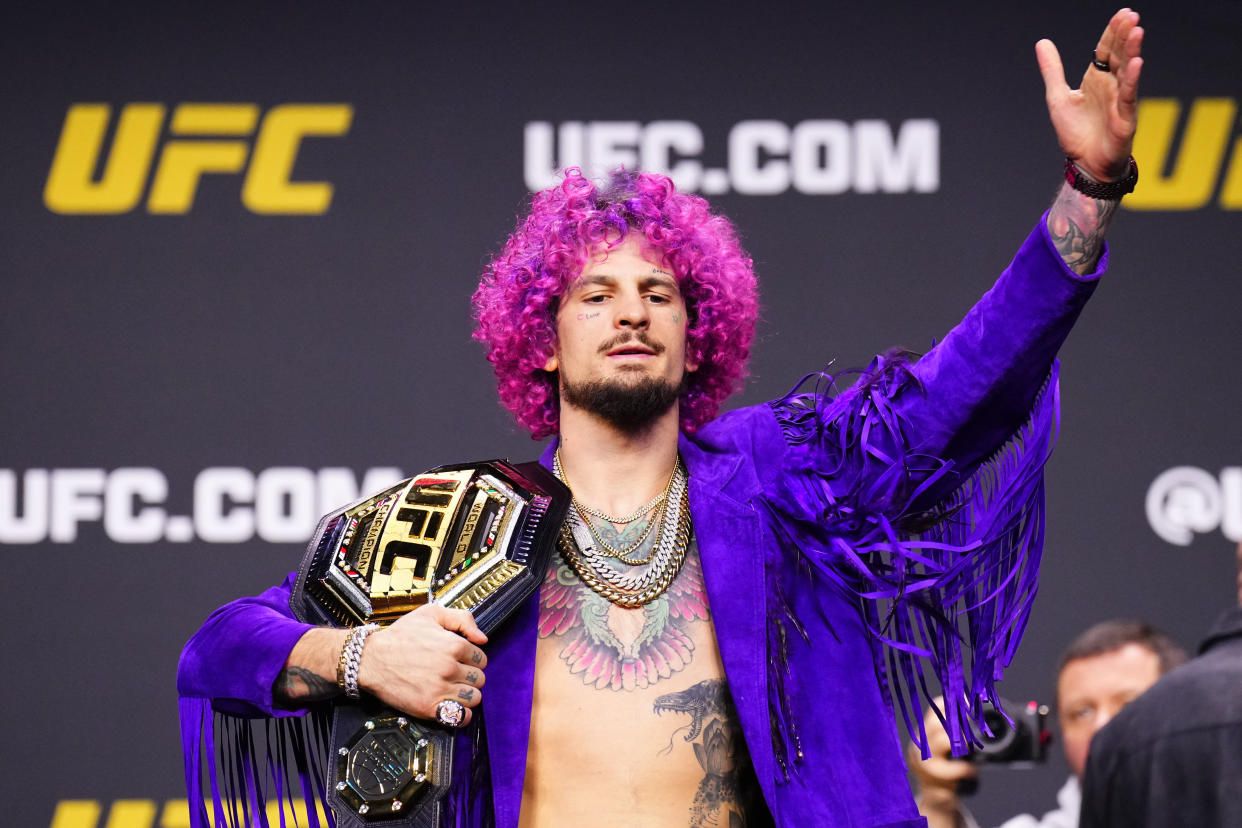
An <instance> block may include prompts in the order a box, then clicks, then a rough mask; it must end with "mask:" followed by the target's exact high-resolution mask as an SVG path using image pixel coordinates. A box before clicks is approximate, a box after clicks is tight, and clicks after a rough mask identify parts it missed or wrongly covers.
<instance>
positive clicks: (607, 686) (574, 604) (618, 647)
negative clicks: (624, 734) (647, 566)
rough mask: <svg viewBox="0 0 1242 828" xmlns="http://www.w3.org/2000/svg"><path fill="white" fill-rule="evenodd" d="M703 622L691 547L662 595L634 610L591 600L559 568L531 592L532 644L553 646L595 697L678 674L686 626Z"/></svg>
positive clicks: (686, 645)
mask: <svg viewBox="0 0 1242 828" xmlns="http://www.w3.org/2000/svg"><path fill="white" fill-rule="evenodd" d="M630 526H631V531H641V530H642V528H643V527H642V526H640V525H639V523H638V522H635V523H634V524H631V525H630ZM618 543H622V544H623V543H625V538H624V537H622V538H621V539H620V540H619V541H618ZM709 617H710V615H709V613H708V609H707V593H706V590H705V589H704V587H703V570H702V568H701V566H700V564H699V556H698V551H697V549H695V547H694V544H693V542H691V548H690V550H689V552H688V554H687V555H686V562H685V564H684V565H683V566H682V568H681V572H680V573H678V575H677V577H676V578H675V579H674V580H673V583H672V584H671V585H670V586H669V588H668V590H667V591H666V592H665V593H664V594H663V595H661V596H660V597H659V598H657V599H655V600H654V601H652V602H651V603H649V604H647V605H646V606H644V607H641V608H638V609H626V608H624V607H619V606H616V605H614V604H612V603H611V602H609V601H608V599H606V598H604V597H602V596H600V595H597V594H596V593H595V592H593V591H592V590H591V589H590V588H589V587H587V586H586V585H585V584H583V583H582V581H580V580H579V579H578V576H577V575H575V574H574V572H573V570H572V569H570V568H569V567H568V566H566V565H565V564H564V563H563V562H560V561H557V562H554V563H553V564H552V566H550V567H549V568H548V574H547V577H546V578H545V579H544V582H543V586H542V587H541V588H540V591H539V637H540V638H554V637H559V638H561V639H562V641H563V642H564V646H563V647H562V648H561V652H560V657H561V660H562V661H564V662H565V663H566V664H567V665H568V666H569V671H570V672H571V673H573V674H575V675H581V676H582V681H583V683H584V684H587V685H590V686H593V687H595V688H596V689H597V690H625V691H629V690H640V689H642V688H645V687H650V686H651V685H653V684H655V683H656V682H659V681H662V680H664V679H667V678H669V677H671V676H673V675H676V674H677V673H680V672H681V671H682V670H684V669H685V668H686V666H687V665H688V664H690V662H691V660H692V659H693V658H694V639H693V638H692V637H691V636H690V634H689V632H688V627H689V625H690V624H691V623H693V622H695V621H706V620H708V618H709Z"/></svg>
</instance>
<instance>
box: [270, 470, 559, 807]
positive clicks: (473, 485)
mask: <svg viewBox="0 0 1242 828" xmlns="http://www.w3.org/2000/svg"><path fill="white" fill-rule="evenodd" d="M569 504H570V493H569V489H567V488H566V487H565V486H564V484H562V483H561V482H560V481H559V480H557V479H556V477H555V475H553V474H552V472H550V471H548V470H547V469H545V468H544V467H543V466H541V465H539V464H538V463H523V464H521V465H517V466H515V465H512V464H511V463H509V462H507V461H505V460H491V461H487V462H483V463H465V464H460V465H453V466H440V467H439V468H435V469H432V470H431V471H429V472H426V473H424V474H421V475H418V476H417V477H413V478H410V479H409V480H405V481H403V482H401V483H398V484H397V485H395V486H393V487H392V488H390V489H386V490H385V491H383V492H380V493H379V494H376V495H374V496H372V497H368V498H364V499H363V500H360V501H358V502H357V503H355V504H353V505H352V506H349V507H346V508H344V509H342V510H340V511H337V512H333V513H331V514H328V515H325V516H324V517H323V519H322V520H320V521H319V526H318V528H317V529H316V530H315V534H314V536H313V537H312V539H311V542H310V544H309V545H308V546H307V548H306V555H305V556H304V557H303V559H302V565H301V567H300V568H299V571H298V580H297V585H296V586H295V587H294V590H293V595H292V597H291V598H290V604H291V607H292V609H293V612H294V614H295V615H296V616H297V617H298V619H299V620H301V621H304V622H308V623H312V624H318V625H329V626H334V627H353V626H357V625H360V624H366V623H376V624H380V625H387V624H391V623H392V622H393V621H395V620H396V619H397V618H399V617H401V616H402V615H404V614H405V613H407V612H409V611H410V610H413V609H417V608H418V607H421V606H423V605H424V604H439V605H441V606H445V607H450V608H453V609H465V610H469V611H470V612H471V614H472V615H473V616H474V619H475V622H476V623H477V624H478V625H479V628H480V629H482V630H483V632H484V633H485V634H489V635H490V633H491V632H492V630H494V629H495V628H496V627H497V626H499V625H500V624H501V622H503V621H504V620H505V619H506V618H508V617H509V615H510V614H511V613H512V612H513V610H515V609H516V608H517V607H518V606H519V605H520V604H521V603H522V602H523V601H525V600H526V599H527V598H528V597H530V595H531V594H532V593H534V591H535V590H536V589H537V588H538V586H539V582H540V580H541V579H542V578H543V576H544V573H545V572H546V570H547V567H548V563H549V561H550V559H551V557H552V555H553V553H554V550H555V547H556V538H557V534H558V533H559V531H560V527H561V523H562V522H563V521H564V519H565V515H566V513H567V512H568V510H569ZM455 733H456V731H454V730H451V729H448V728H446V727H444V726H442V725H440V724H439V723H438V722H435V721H428V720H422V719H413V718H412V717H410V716H407V715H405V714H402V713H400V712H398V711H396V710H392V709H390V708H385V707H384V706H383V705H382V704H380V703H379V702H377V701H376V700H374V699H370V698H367V697H363V698H361V699H356V700H355V699H349V698H347V697H344V696H342V697H340V698H338V699H336V700H335V702H334V711H333V717H332V736H331V739H332V742H331V748H332V749H331V754H330V755H329V757H328V761H329V763H330V765H331V773H330V776H329V790H328V803H329V805H330V806H331V808H332V811H333V813H334V815H335V816H336V824H337V826H339V828H362V827H363V826H382V827H384V828H386V827H387V826H398V825H409V826H417V828H433V827H434V826H438V825H439V823H440V812H441V805H442V802H441V800H442V799H443V796H444V794H445V792H446V791H447V790H448V788H449V783H450V781H451V773H452V768H453V741H454V734H455Z"/></svg>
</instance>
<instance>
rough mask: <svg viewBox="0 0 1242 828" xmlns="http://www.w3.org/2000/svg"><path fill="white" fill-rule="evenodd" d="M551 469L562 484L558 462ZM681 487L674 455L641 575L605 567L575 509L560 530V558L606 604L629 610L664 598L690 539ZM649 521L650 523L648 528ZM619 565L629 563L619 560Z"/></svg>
mask: <svg viewBox="0 0 1242 828" xmlns="http://www.w3.org/2000/svg"><path fill="white" fill-rule="evenodd" d="M557 459H558V460H559V458H557ZM554 471H555V472H556V473H557V476H558V477H560V478H561V480H564V471H563V470H562V469H561V468H560V463H559V462H557V463H555V464H554ZM687 488H688V487H687V475H686V471H685V466H684V465H682V463H681V458H680V457H679V458H678V460H677V466H676V468H675V469H674V471H673V476H672V478H671V479H670V481H669V487H668V496H667V500H666V502H665V505H664V508H663V509H662V510H661V511H662V512H663V514H662V516H661V517H662V519H661V520H660V521H659V523H660V533H659V536H658V537H657V539H656V542H655V546H654V548H653V550H652V553H651V555H649V556H648V558H647V559H646V560H648V561H650V562H651V565H650V566H649V567H648V568H647V569H646V570H645V571H643V572H641V573H631V572H618V571H617V570H615V569H613V568H612V566H610V565H609V564H608V561H607V558H608V556H607V554H606V553H604V552H603V551H601V550H600V549H599V548H598V547H597V546H596V540H597V539H596V538H595V537H593V535H594V533H593V532H591V531H589V529H588V528H587V526H586V525H584V524H585V523H588V522H587V521H585V520H584V519H583V516H582V515H580V514H578V513H577V511H576V510H574V511H571V512H570V513H569V517H568V518H566V520H565V523H564V524H563V525H562V526H561V535H560V539H559V540H560V543H559V546H560V550H561V557H562V558H564V560H565V563H566V564H568V565H569V567H570V568H571V569H572V570H573V571H574V573H575V574H577V576H578V577H579V578H580V579H581V580H582V582H583V583H584V584H586V585H587V586H588V587H589V588H590V589H591V590H592V591H593V592H595V593H596V594H598V595H600V596H602V597H604V598H606V599H607V600H609V601H611V602H612V603H614V604H617V605H619V606H623V607H629V608H635V607H641V606H644V605H645V604H649V603H651V602H652V601H654V600H655V599H656V598H658V597H660V596H661V595H663V594H664V592H665V590H667V589H668V587H669V585H670V584H672V583H673V580H674V579H675V578H676V577H677V575H678V573H679V572H681V567H682V564H684V563H685V561H686V552H687V550H688V549H689V547H690V538H691V535H692V528H691V524H690V498H689V492H688V491H687ZM674 510H675V511H676V515H677V516H676V518H675V519H674V518H673V517H672V513H673V511H674ZM655 522H656V521H652V523H653V524H654V523H655ZM623 563H630V561H625V560H623ZM638 563H641V562H639V561H635V562H633V564H631V565H636V564H638Z"/></svg>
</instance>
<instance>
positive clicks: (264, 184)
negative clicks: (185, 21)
mask: <svg viewBox="0 0 1242 828" xmlns="http://www.w3.org/2000/svg"><path fill="white" fill-rule="evenodd" d="M164 111H165V110H164V107H163V106H162V105H160V104H148V103H133V104H128V105H126V106H125V107H124V108H123V109H122V111H121V114H120V116H119V117H118V119H117V126H116V133H115V135H114V136H113V140H112V145H111V147H110V149H109V151H108V157H107V160H106V163H105V164H104V167H103V173H102V175H101V177H100V178H99V179H98V180H96V169H97V167H98V166H99V164H100V156H101V154H102V152H103V147H104V139H105V136H106V133H107V130H108V123H109V121H110V119H111V107H109V106H107V105H106V104H74V105H73V106H71V107H70V108H69V112H68V114H67V115H66V116H65V124H64V127H63V128H62V129H61V135H60V141H59V142H58V144H57V146H56V154H55V156H54V157H53V160H52V168H51V171H50V172H49V173H48V179H47V184H46V186H45V187H44V191H43V203H44V204H45V205H47V208H48V209H49V210H52V211H53V212H56V213H61V214H66V215H75V214H76V215H83V214H94V215H104V214H119V213H127V212H129V211H130V210H133V209H134V208H135V207H136V206H137V205H138V203H139V201H140V200H141V199H142V194H143V191H144V189H145V187H146V183H147V178H148V175H149V173H150V171H151V167H152V161H153V160H154V157H155V152H156V148H157V146H158V145H159V140H160V133H161V129H162V127H163V125H164ZM259 116H260V110H259V107H258V106H256V105H254V104H209V103H183V104H180V105H179V106H177V107H176V109H175V110H174V111H173V116H172V119H171V121H170V122H169V125H168V134H169V136H170V137H169V138H168V139H167V140H166V141H165V142H164V144H163V147H162V148H161V150H160V157H159V162H158V164H157V165H156V166H155V175H154V180H153V181H152V183H151V189H150V194H149V195H148V197H147V211H148V212H151V213H157V214H183V213H187V212H189V211H190V209H191V208H192V207H193V206H194V200H195V197H196V196H197V194H198V186H199V182H200V181H201V180H202V177H203V176H204V175H206V174H237V173H241V172H242V171H243V170H245V171H246V178H245V182H244V184H243V187H242V203H243V204H244V205H245V206H246V207H247V209H249V210H250V211H251V212H255V213H265V214H316V213H323V212H326V211H327V209H328V207H329V206H330V205H331V202H332V195H333V188H332V184H331V183H329V182H326V181H293V180H292V175H293V167H294V163H295V161H296V160H297V154H298V151H299V150H300V149H301V144H302V139H303V138H305V137H307V136H337V135H344V134H346V133H347V132H348V131H349V128H350V125H351V123H352V121H353V107H352V106H350V105H349V104H285V105H282V106H277V107H274V108H272V109H271V110H270V111H269V112H268V113H267V114H266V116H264V117H263V119H262V124H261V125H260V123H259ZM256 126H257V127H258V134H257V135H256V136H255V138H254V141H253V144H254V149H253V152H251V142H250V140H249V139H250V137H251V136H252V135H255V129H256ZM247 160H249V168H248V169H247Z"/></svg>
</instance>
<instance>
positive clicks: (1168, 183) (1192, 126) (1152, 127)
mask: <svg viewBox="0 0 1242 828" xmlns="http://www.w3.org/2000/svg"><path fill="white" fill-rule="evenodd" d="M1237 111H1238V106H1237V102H1236V101H1234V99H1232V98H1196V99H1195V100H1194V102H1193V103H1192V104H1191V106H1190V112H1189V114H1188V115H1187V117H1186V125H1185V128H1184V129H1183V131H1182V136H1181V144H1180V146H1179V147H1178V150H1177V156H1176V158H1174V159H1173V162H1172V164H1170V163H1169V157H1170V154H1171V152H1172V149H1173V144H1174V138H1175V135H1176V132H1177V124H1178V120H1179V119H1180V117H1181V113H1182V104H1181V102H1180V101H1178V100H1177V99H1175V98H1145V99H1143V100H1141V101H1139V107H1138V119H1139V129H1138V133H1137V134H1136V135H1135V136H1134V157H1135V158H1136V159H1138V162H1139V166H1140V168H1141V169H1142V175H1141V176H1140V177H1139V183H1138V186H1137V187H1135V189H1134V192H1133V193H1131V194H1130V195H1129V196H1127V197H1126V199H1125V201H1123V202H1122V203H1123V204H1124V205H1125V206H1126V207H1129V208H1130V209H1132V210H1197V209H1199V208H1200V207H1204V206H1205V205H1207V203H1208V202H1209V201H1211V199H1212V193H1214V192H1215V191H1216V185H1217V183H1218V182H1219V181H1220V171H1221V166H1222V163H1223V162H1224V160H1225V155H1226V153H1227V152H1228V151H1229V149H1230V138H1231V136H1232V135H1233V127H1234V121H1235V118H1236V116H1237ZM1165 170H1168V173H1167V174H1166V173H1165ZM1219 203H1220V206H1221V207H1223V208H1224V209H1226V210H1238V209H1242V139H1239V140H1237V141H1235V142H1234V143H1233V153H1232V156H1231V159H1230V161H1229V168H1228V170H1227V172H1226V174H1225V177H1224V183H1223V185H1222V187H1221V192H1220V202H1219Z"/></svg>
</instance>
